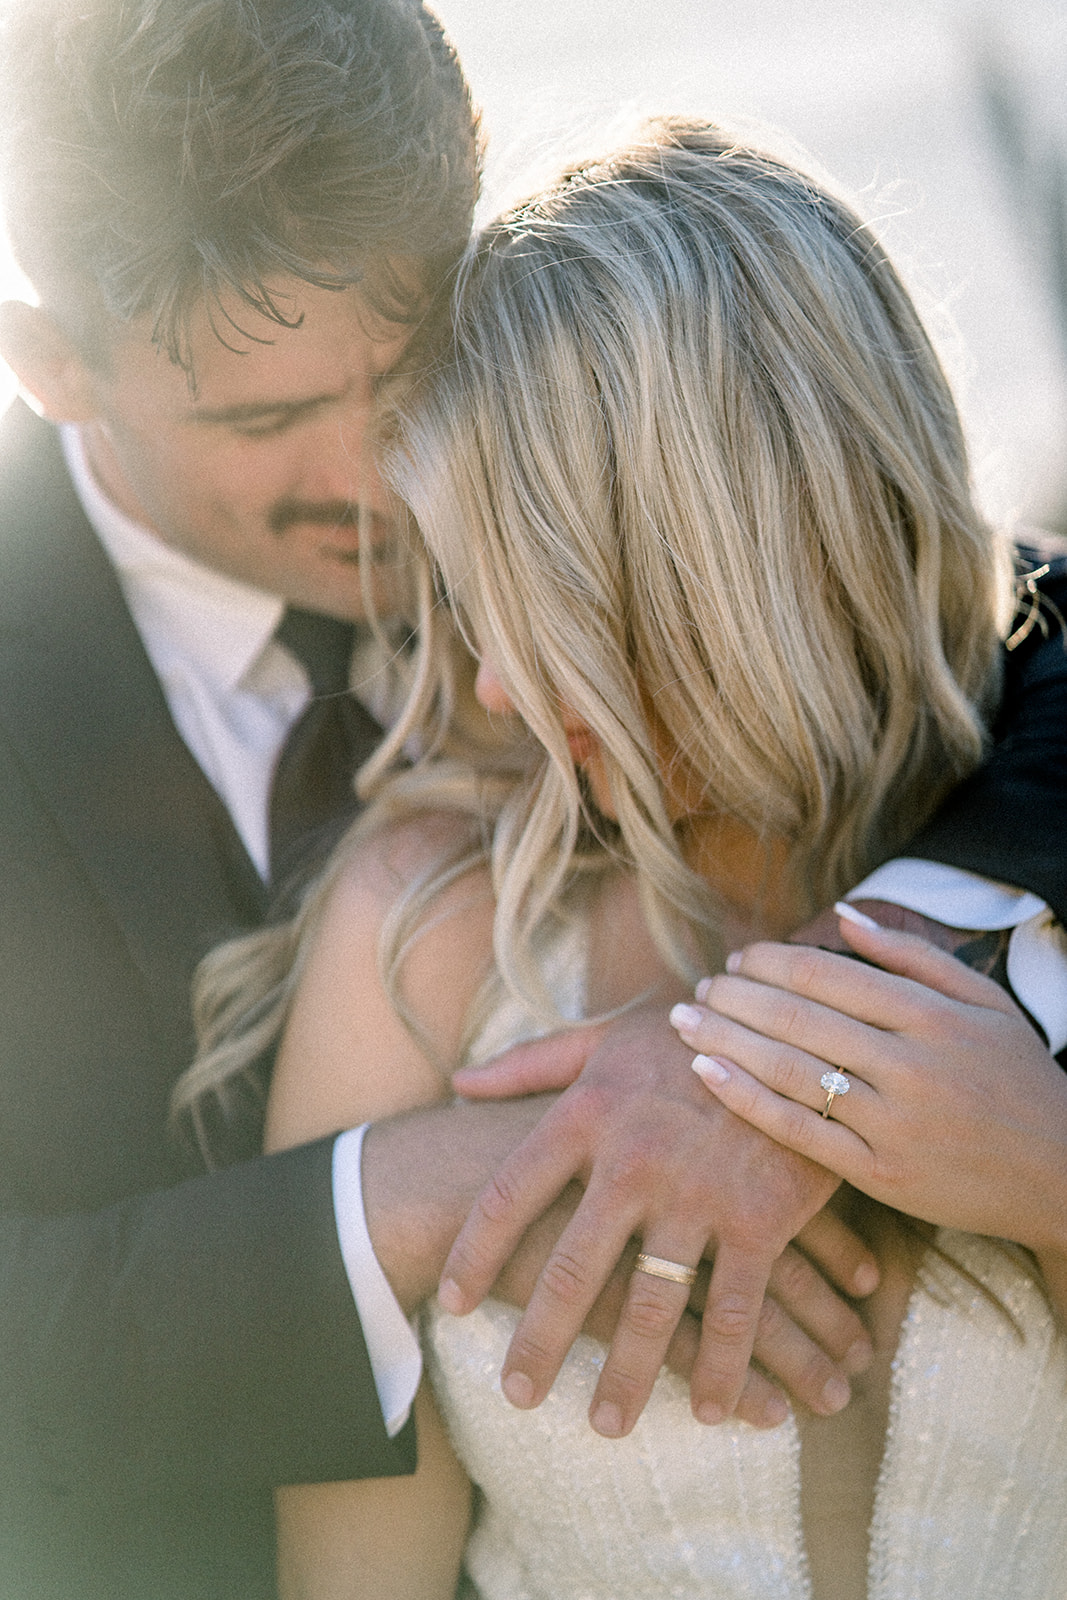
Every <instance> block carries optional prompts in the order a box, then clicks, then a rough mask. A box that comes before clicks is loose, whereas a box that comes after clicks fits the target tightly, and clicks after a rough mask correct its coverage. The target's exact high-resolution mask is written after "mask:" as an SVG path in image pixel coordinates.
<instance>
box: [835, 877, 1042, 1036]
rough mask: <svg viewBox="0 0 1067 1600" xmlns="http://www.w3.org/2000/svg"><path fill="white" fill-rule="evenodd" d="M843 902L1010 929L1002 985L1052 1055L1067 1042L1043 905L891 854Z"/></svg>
mask: <svg viewBox="0 0 1067 1600" xmlns="http://www.w3.org/2000/svg"><path fill="white" fill-rule="evenodd" d="M845 898H846V900H888V901H889V902H890V904H891V905H897V906H904V907H906V908H907V910H909V911H916V912H918V914H919V915H920V916H923V917H929V918H930V919H931V921H933V922H943V923H944V924H945V926H946V927H949V928H981V929H992V928H1011V929H1013V930H1014V931H1013V933H1012V935H1011V939H1010V940H1009V942H1008V981H1009V982H1010V984H1011V986H1012V989H1013V990H1014V992H1015V995H1016V997H1017V998H1018V999H1019V1001H1020V1002H1021V1003H1022V1004H1023V1005H1024V1006H1025V1007H1026V1009H1027V1011H1029V1013H1030V1015H1031V1016H1032V1017H1033V1018H1034V1019H1035V1021H1036V1022H1038V1023H1040V1025H1041V1027H1042V1028H1043V1029H1044V1030H1045V1034H1046V1035H1047V1037H1048V1042H1049V1049H1050V1050H1051V1051H1052V1052H1053V1054H1056V1053H1057V1052H1058V1051H1060V1050H1062V1049H1063V1048H1064V1046H1065V1045H1067V934H1065V931H1064V929H1063V927H1062V925H1061V924H1060V923H1059V922H1058V921H1057V920H1056V918H1055V916H1054V915H1053V913H1052V912H1051V911H1050V910H1049V908H1048V906H1047V905H1046V904H1045V902H1044V901H1043V900H1042V899H1040V898H1039V897H1038V896H1037V895H1036V894H1031V893H1030V892H1029V891H1028V890H1026V889H1016V888H1013V887H1012V885H1011V884H1007V883H995V882H994V881H993V880H992V879H990V878H980V877H979V876H978V875H977V874H976V873H973V872H965V871H964V870H963V869H962V868H961V867H946V866H945V865H944V864H943V863H942V862H940V861H921V860H919V859H917V858H916V857H913V856H899V857H898V858H897V859H896V860H895V861H887V862H886V863H885V865H884V866H881V867H877V868H876V869H875V871H874V872H872V873H871V874H870V876H869V877H867V878H864V880H863V882H862V883H859V884H857V885H856V887H855V888H854V889H851V890H850V891H849V893H848V894H847V895H846V896H845Z"/></svg>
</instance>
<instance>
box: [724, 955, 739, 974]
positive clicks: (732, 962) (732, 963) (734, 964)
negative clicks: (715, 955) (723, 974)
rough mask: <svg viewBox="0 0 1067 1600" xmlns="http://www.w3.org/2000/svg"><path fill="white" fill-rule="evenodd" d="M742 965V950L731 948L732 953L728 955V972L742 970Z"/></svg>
mask: <svg viewBox="0 0 1067 1600" xmlns="http://www.w3.org/2000/svg"><path fill="white" fill-rule="evenodd" d="M740 967H741V952H740V950H731V951H730V954H729V955H728V956H727V957H726V970H727V972H737V971H739V970H740Z"/></svg>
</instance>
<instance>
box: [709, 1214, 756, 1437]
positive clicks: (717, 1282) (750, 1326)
mask: <svg viewBox="0 0 1067 1600" xmlns="http://www.w3.org/2000/svg"><path fill="white" fill-rule="evenodd" d="M773 1264H774V1262H773V1259H772V1260H769V1261H767V1260H763V1259H762V1258H761V1257H759V1256H757V1255H755V1254H754V1253H753V1252H752V1251H751V1250H744V1249H739V1248H738V1247H736V1246H732V1245H730V1244H725V1243H724V1244H720V1246H719V1249H718V1253H717V1255H716V1257H715V1265H714V1267H713V1268H712V1273H711V1285H710V1287H709V1289H708V1300H707V1305H706V1306H705V1308H704V1325H703V1328H702V1330H701V1336H700V1351H699V1353H698V1355H697V1361H696V1365H695V1367H694V1368H693V1381H692V1385H691V1396H692V1407H693V1415H694V1416H695V1417H696V1418H697V1420H698V1421H699V1422H705V1423H708V1424H714V1423H717V1422H722V1421H723V1419H724V1418H726V1417H728V1416H729V1415H730V1414H731V1413H732V1412H733V1411H734V1410H735V1408H736V1406H737V1402H738V1399H739V1398H740V1395H741V1390H742V1388H743V1386H744V1382H745V1373H746V1371H747V1368H748V1364H749V1361H750V1359H751V1357H752V1348H753V1345H754V1344H755V1339H756V1328H757V1326H758V1323H759V1317H760V1310H761V1308H762V1305H763V1297H764V1294H765V1292H766V1288H767V1281H768V1279H769V1277H770V1273H771V1268H772V1266H773Z"/></svg>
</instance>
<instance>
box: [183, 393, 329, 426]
mask: <svg viewBox="0 0 1067 1600" xmlns="http://www.w3.org/2000/svg"><path fill="white" fill-rule="evenodd" d="M329 398H330V396H328V395H319V394H317V395H313V396H311V398H310V399H307V400H253V401H247V402H245V403H244V404H241V405H233V406H193V407H192V408H191V409H190V412H189V418H190V421H192V422H260V421H262V419H263V418H264V417H276V416H278V414H279V413H280V412H284V413H286V414H287V415H289V416H294V417H295V416H299V415H300V414H301V413H302V412H304V411H311V410H313V409H314V407H315V406H320V405H322V404H323V403H324V402H325V401H326V400H328V399H329Z"/></svg>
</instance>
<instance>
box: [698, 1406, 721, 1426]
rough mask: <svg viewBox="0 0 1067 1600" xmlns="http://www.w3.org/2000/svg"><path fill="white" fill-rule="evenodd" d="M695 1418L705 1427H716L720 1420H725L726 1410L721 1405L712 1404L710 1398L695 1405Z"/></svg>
mask: <svg viewBox="0 0 1067 1600" xmlns="http://www.w3.org/2000/svg"><path fill="white" fill-rule="evenodd" d="M696 1418H697V1421H698V1422H702V1423H703V1424H704V1426H705V1427H707V1428H717V1427H718V1425H719V1423H720V1422H723V1421H725V1419H726V1412H725V1411H724V1410H723V1408H722V1406H716V1405H713V1404H712V1402H711V1401H710V1400H705V1402H704V1404H703V1405H702V1406H698V1407H697V1413H696Z"/></svg>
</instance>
